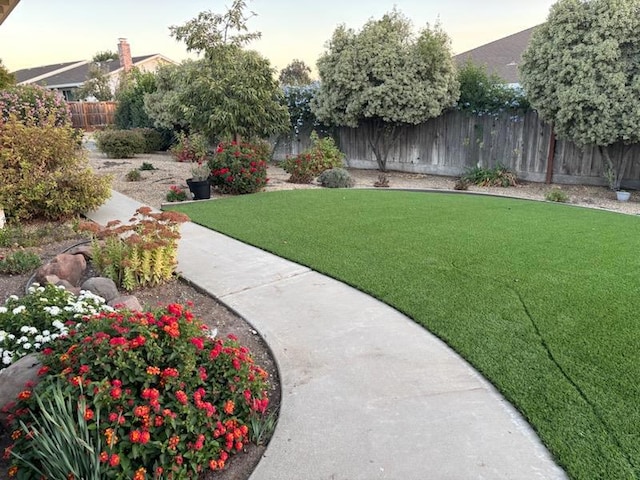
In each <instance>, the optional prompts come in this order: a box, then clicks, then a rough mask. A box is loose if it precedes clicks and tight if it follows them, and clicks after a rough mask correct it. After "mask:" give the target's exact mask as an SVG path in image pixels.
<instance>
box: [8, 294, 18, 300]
mask: <svg viewBox="0 0 640 480" xmlns="http://www.w3.org/2000/svg"><path fill="white" fill-rule="evenodd" d="M9 300H18V296H17V295H9Z"/></svg>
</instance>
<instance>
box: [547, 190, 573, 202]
mask: <svg viewBox="0 0 640 480" xmlns="http://www.w3.org/2000/svg"><path fill="white" fill-rule="evenodd" d="M544 198H545V200H547V201H548V202H559V203H567V202H568V201H569V195H567V194H566V193H565V192H563V191H562V190H560V189H559V188H552V189H551V190H549V191H548V192H547V193H545V195H544Z"/></svg>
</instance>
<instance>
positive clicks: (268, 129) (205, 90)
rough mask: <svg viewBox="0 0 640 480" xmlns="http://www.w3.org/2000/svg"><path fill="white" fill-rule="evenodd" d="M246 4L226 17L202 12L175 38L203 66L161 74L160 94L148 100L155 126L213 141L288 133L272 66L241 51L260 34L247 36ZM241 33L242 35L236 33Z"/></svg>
mask: <svg viewBox="0 0 640 480" xmlns="http://www.w3.org/2000/svg"><path fill="white" fill-rule="evenodd" d="M245 8H246V5H245V2H244V1H242V0H234V2H233V4H232V6H231V8H230V9H229V10H228V11H227V12H226V13H225V14H214V13H212V12H210V11H208V12H201V13H200V14H199V15H198V17H197V18H195V19H192V20H190V21H188V22H187V23H186V24H185V25H183V26H180V27H175V26H174V27H171V32H172V35H173V36H174V37H175V38H176V39H177V40H182V41H184V42H185V43H186V45H187V50H190V51H191V50H193V51H196V52H200V53H204V57H203V58H202V59H201V60H197V61H193V62H184V63H183V64H181V65H180V66H178V67H175V68H170V69H165V70H162V71H161V73H160V74H159V76H158V78H157V87H158V89H157V91H156V92H155V93H152V94H150V95H149V96H148V98H147V99H146V100H145V105H146V110H147V113H148V114H149V115H150V117H152V118H153V119H154V121H155V125H156V126H164V127H173V128H175V127H176V126H180V127H183V128H186V129H187V130H188V131H192V132H193V131H197V132H202V133H203V134H205V135H206V136H207V137H208V138H209V140H211V141H214V140H218V139H225V140H227V139H234V140H238V139H239V137H242V138H245V139H253V138H267V137H269V136H271V135H274V134H276V133H279V132H283V131H286V128H287V123H288V118H287V111H286V109H285V108H284V106H283V105H281V103H282V102H281V97H282V92H281V91H280V88H279V87H278V84H277V82H276V80H275V79H274V71H273V69H272V68H271V65H270V63H269V61H268V60H267V59H266V58H264V57H262V56H261V55H260V54H258V53H257V52H256V51H250V50H244V49H242V45H244V44H245V43H246V42H248V41H250V40H251V39H253V38H258V37H259V34H254V33H243V32H246V31H247V27H246V21H247V20H248V17H247V16H246V15H245V14H244V9H245ZM234 32H237V33H234Z"/></svg>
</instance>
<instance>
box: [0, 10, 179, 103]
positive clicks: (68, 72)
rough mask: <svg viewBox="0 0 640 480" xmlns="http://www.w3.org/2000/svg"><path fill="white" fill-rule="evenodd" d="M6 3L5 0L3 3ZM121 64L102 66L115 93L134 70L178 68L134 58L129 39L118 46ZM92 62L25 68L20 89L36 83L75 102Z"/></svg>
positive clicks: (155, 57)
mask: <svg viewBox="0 0 640 480" xmlns="http://www.w3.org/2000/svg"><path fill="white" fill-rule="evenodd" d="M0 2H2V0H0ZM118 55H119V59H118V60H110V61H108V62H101V63H100V65H101V67H103V68H104V70H105V72H106V73H107V75H108V76H109V80H110V83H111V88H112V90H114V91H115V89H116V87H117V86H118V83H119V81H120V75H121V74H122V73H123V72H128V71H129V70H131V69H132V68H134V67H135V68H138V69H139V70H141V71H143V72H154V71H155V70H157V69H158V67H159V66H160V65H166V64H176V62H174V61H173V60H171V59H169V58H167V57H165V56H163V55H160V54H159V53H154V54H152V55H142V56H139V57H132V56H131V49H130V47H129V43H128V42H127V40H126V39H124V38H121V39H120V41H119V44H118ZM90 66H91V61H90V60H80V61H77V62H67V63H57V64H55V65H45V66H42V67H34V68H25V69H23V70H18V71H16V72H13V73H14V74H15V76H16V81H17V83H18V85H25V84H29V83H36V84H38V85H42V86H43V87H46V88H48V89H50V90H57V91H60V92H61V93H62V95H63V96H64V98H65V100H72V99H74V98H73V92H74V90H76V89H78V87H80V86H81V85H82V84H83V83H84V82H85V81H86V79H87V76H88V74H89V67H90Z"/></svg>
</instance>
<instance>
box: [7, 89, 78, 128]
mask: <svg viewBox="0 0 640 480" xmlns="http://www.w3.org/2000/svg"><path fill="white" fill-rule="evenodd" d="M11 115H15V117H16V119H17V120H18V121H19V122H22V123H24V124H26V125H30V126H44V125H48V124H53V125H56V126H68V125H71V111H70V110H69V107H68V105H67V104H66V103H65V101H64V98H62V96H61V95H60V94H59V93H57V92H54V91H52V90H47V89H46V88H44V87H41V86H39V85H16V86H14V87H11V88H8V89H7V90H3V91H0V122H7V121H9V117H10V116H11Z"/></svg>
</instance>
